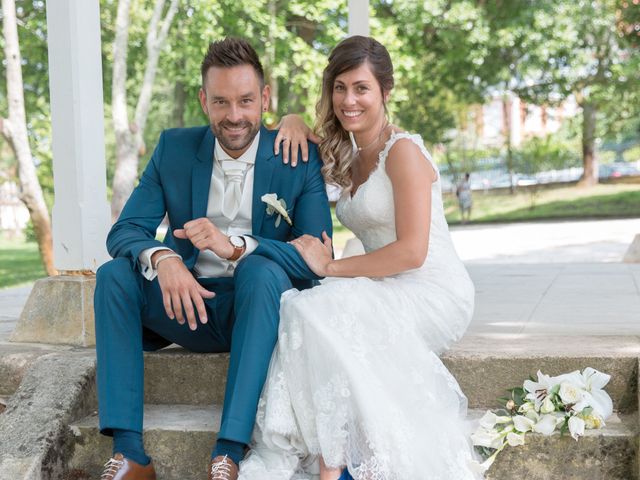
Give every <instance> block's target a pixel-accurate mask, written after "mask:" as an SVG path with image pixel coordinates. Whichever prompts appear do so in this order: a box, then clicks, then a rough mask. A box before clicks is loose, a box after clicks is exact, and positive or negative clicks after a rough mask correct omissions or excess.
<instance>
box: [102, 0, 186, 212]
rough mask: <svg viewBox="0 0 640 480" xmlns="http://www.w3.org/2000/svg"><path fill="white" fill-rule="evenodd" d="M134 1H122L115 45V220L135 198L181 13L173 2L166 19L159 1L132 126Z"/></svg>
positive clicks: (117, 20) (113, 101) (148, 37)
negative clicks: (166, 50) (161, 72)
mask: <svg viewBox="0 0 640 480" xmlns="http://www.w3.org/2000/svg"><path fill="white" fill-rule="evenodd" d="M130 3H131V0H120V1H119V2H118V14H117V17H116V38H115V40H114V44H113V83H112V86H111V89H112V94H111V98H112V100H111V101H112V117H113V127H114V131H115V136H116V145H117V147H116V169H115V172H114V175H113V185H112V191H113V196H112V198H111V219H112V221H115V220H117V218H118V216H119V215H120V212H121V211H122V208H123V207H124V204H125V202H126V201H127V199H128V198H129V196H130V195H131V192H132V191H133V187H134V185H135V182H136V178H137V177H138V161H139V159H140V156H141V155H143V154H144V152H145V146H144V140H143V134H144V128H145V125H146V122H147V116H148V114H149V109H150V107H151V93H152V90H153V82H154V81H155V77H156V70H157V67H158V60H159V58H160V52H161V50H162V47H163V46H164V43H165V41H166V39H167V34H168V33H169V27H170V26H171V22H172V21H173V17H174V16H175V14H176V12H177V10H178V0H171V4H170V5H169V8H168V10H167V13H166V15H165V17H164V19H163V18H162V12H163V10H164V6H165V3H166V1H165V0H156V3H155V7H154V11H153V16H152V17H151V22H150V23H149V33H148V34H147V63H146V66H145V72H144V79H143V81H142V86H141V88H140V95H139V96H138V101H137V102H136V110H135V114H134V119H133V121H132V122H131V123H129V111H128V108H127V90H126V82H127V41H128V37H129V34H128V32H129V7H130Z"/></svg>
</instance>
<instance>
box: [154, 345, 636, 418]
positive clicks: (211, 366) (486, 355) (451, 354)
mask: <svg viewBox="0 0 640 480" xmlns="http://www.w3.org/2000/svg"><path fill="white" fill-rule="evenodd" d="M567 339H569V341H567ZM638 358H640V340H639V339H638V338H637V337H560V338H558V337H536V336H533V337H531V336H527V337H520V338H504V339H503V338H498V339H496V338H488V337H479V336H474V337H465V338H464V339H463V340H462V341H461V342H459V343H458V344H456V345H455V346H454V347H453V348H452V349H451V350H450V351H448V352H447V353H446V354H444V355H443V357H442V360H443V362H444V363H445V365H446V366H447V368H448V369H449V370H450V371H451V372H452V373H453V375H454V376H455V377H456V379H457V380H458V382H459V384H460V386H461V388H462V391H463V392H464V393H465V394H466V395H467V397H468V398H469V406H470V407H471V408H494V407H496V406H498V405H497V403H496V402H497V399H498V398H500V397H502V396H504V394H505V391H506V389H508V388H512V387H516V386H522V383H523V381H524V380H526V379H527V378H529V376H531V375H533V376H535V375H536V372H537V371H538V370H542V372H543V373H546V374H549V375H558V374H561V373H567V372H570V371H573V370H582V369H584V368H586V367H593V368H596V369H598V370H600V371H603V372H606V373H608V374H610V375H611V381H610V383H609V385H608V386H607V389H606V390H607V392H608V393H609V395H611V397H612V399H613V402H614V408H615V409H616V410H619V411H622V412H634V411H637V409H638V392H637V384H638ZM228 360H229V357H228V354H198V353H189V352H186V351H184V350H182V349H180V348H169V349H165V350H162V351H159V352H154V353H151V354H147V355H146V357H145V401H146V402H147V403H153V404H189V405H207V404H221V403H222V401H223V398H224V387H225V380H226V369H227V365H228Z"/></svg>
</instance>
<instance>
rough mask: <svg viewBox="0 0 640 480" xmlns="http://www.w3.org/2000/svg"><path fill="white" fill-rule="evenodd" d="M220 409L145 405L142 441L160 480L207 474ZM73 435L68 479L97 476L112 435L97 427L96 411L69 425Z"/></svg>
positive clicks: (77, 479) (218, 424)
mask: <svg viewBox="0 0 640 480" xmlns="http://www.w3.org/2000/svg"><path fill="white" fill-rule="evenodd" d="M220 418H221V409H220V408H219V407H215V406H214V407H200V406H195V405H145V415H144V442H145V449H146V450H147V453H148V454H149V455H150V456H151V457H152V458H153V462H154V466H155V469H156V473H157V476H158V478H159V479H162V480H189V479H194V480H195V479H202V478H203V477H206V475H205V473H204V472H206V471H207V465H208V463H209V460H210V456H211V450H212V448H213V445H214V444H215V441H216V434H217V432H218V429H219V428H220ZM70 429H71V432H72V433H73V434H74V435H75V437H76V443H75V448H74V451H73V456H72V458H71V462H70V463H69V468H70V471H69V473H68V475H67V478H68V479H69V480H71V479H73V480H83V479H94V478H99V477H100V473H101V472H102V468H103V465H104V463H105V462H106V461H107V460H108V459H109V457H111V438H109V437H106V436H104V435H101V434H100V433H99V430H98V416H97V413H93V414H92V415H90V416H88V417H86V418H84V419H82V420H80V421H78V422H76V423H74V424H72V425H71V426H70Z"/></svg>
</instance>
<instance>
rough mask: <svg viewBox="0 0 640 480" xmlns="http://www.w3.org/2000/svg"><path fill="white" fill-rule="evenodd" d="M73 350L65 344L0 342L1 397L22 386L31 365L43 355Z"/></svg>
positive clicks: (7, 395)
mask: <svg viewBox="0 0 640 480" xmlns="http://www.w3.org/2000/svg"><path fill="white" fill-rule="evenodd" d="M68 350H71V348H70V347H65V346H51V345H41V344H35V343H9V342H0V397H9V396H11V395H12V394H13V393H15V391H16V390H17V389H18V387H19V386H20V382H22V379H23V378H24V376H25V374H26V372H27V370H28V369H29V367H30V366H31V365H32V364H33V363H34V362H35V361H36V360H37V359H38V358H40V357H42V356H43V355H48V354H51V353H59V352H64V351H68Z"/></svg>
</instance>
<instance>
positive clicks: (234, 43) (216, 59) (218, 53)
mask: <svg viewBox="0 0 640 480" xmlns="http://www.w3.org/2000/svg"><path fill="white" fill-rule="evenodd" d="M239 65H251V66H252V67H253V69H254V70H255V72H256V75H258V79H259V80H260V88H262V87H264V70H263V69H262V64H261V63H260V59H259V58H258V54H257V53H256V51H255V50H254V49H253V47H252V46H251V45H249V42H247V41H246V40H244V39H242V38H234V37H227V38H225V39H223V40H217V41H215V42H211V43H210V44H209V49H208V50H207V54H206V55H205V56H204V59H203V60H202V66H201V67H200V73H201V74H202V85H203V86H204V83H205V79H206V77H207V72H208V71H209V69H210V68H211V67H221V68H229V67H237V66H239Z"/></svg>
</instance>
